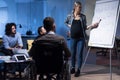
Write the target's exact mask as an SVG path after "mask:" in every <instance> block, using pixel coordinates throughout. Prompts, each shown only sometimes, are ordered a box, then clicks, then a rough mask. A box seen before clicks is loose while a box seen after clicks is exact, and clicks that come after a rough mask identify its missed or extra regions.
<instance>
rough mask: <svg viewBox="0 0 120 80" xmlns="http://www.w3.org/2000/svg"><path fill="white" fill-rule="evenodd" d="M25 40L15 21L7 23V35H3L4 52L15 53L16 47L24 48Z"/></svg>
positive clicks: (6, 53)
mask: <svg viewBox="0 0 120 80" xmlns="http://www.w3.org/2000/svg"><path fill="white" fill-rule="evenodd" d="M22 47H23V42H22V39H21V35H20V33H18V32H16V24H15V23H7V24H6V26H5V35H3V50H2V51H3V53H4V54H5V55H10V56H12V55H13V52H12V51H13V50H14V49H15V48H22Z"/></svg>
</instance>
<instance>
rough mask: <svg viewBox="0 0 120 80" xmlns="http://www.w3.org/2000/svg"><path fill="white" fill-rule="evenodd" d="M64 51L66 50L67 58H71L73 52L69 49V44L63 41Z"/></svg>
mask: <svg viewBox="0 0 120 80" xmlns="http://www.w3.org/2000/svg"><path fill="white" fill-rule="evenodd" d="M63 49H64V52H65V56H66V57H70V56H71V52H70V50H69V49H68V47H67V43H66V41H65V40H64V41H63Z"/></svg>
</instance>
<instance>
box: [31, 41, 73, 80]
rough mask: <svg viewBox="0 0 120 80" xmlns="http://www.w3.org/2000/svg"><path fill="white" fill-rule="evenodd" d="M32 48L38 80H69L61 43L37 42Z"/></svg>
mask: <svg viewBox="0 0 120 80" xmlns="http://www.w3.org/2000/svg"><path fill="white" fill-rule="evenodd" d="M33 47H34V49H35V50H34V53H33V56H32V57H33V59H34V61H35V65H36V71H37V75H39V80H71V75H70V67H69V64H68V60H67V59H66V57H65V56H64V51H63V47H62V44H61V41H38V42H36V43H34V44H33Z"/></svg>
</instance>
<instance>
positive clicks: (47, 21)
mask: <svg viewBox="0 0 120 80" xmlns="http://www.w3.org/2000/svg"><path fill="white" fill-rule="evenodd" d="M43 24H44V28H45V29H46V31H47V32H49V31H50V30H53V24H54V19H53V18H52V17H46V18H45V19H44V20H43Z"/></svg>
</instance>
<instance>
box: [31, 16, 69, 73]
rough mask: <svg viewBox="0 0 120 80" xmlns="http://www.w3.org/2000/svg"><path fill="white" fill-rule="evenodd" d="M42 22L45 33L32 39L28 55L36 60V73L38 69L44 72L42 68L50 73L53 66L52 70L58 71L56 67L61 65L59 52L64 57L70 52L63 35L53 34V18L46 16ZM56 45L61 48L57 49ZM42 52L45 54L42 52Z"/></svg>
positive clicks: (54, 27) (67, 56)
mask: <svg viewBox="0 0 120 80" xmlns="http://www.w3.org/2000/svg"><path fill="white" fill-rule="evenodd" d="M43 24H44V28H45V29H46V31H47V33H46V34H45V35H44V36H41V37H39V38H37V39H36V40H34V42H33V46H32V48H31V50H30V52H29V53H30V56H31V57H32V58H33V59H34V60H35V62H36V66H37V72H38V73H39V71H40V72H42V73H43V74H44V70H42V69H41V68H43V69H45V72H47V71H48V73H49V72H50V73H51V72H52V71H53V67H54V66H55V67H54V70H57V71H58V72H59V70H58V69H60V68H59V67H60V66H61V65H60V64H61V61H59V60H61V55H60V54H61V53H62V54H64V55H65V58H67V59H68V58H69V57H70V56H71V53H70V51H69V49H68V47H67V44H66V41H65V39H64V37H62V36H60V35H57V34H55V29H56V26H55V23H54V19H53V18H51V17H46V18H45V19H44V20H43ZM59 43H60V44H59ZM36 45H37V47H36ZM57 46H59V47H60V48H62V50H61V49H59V48H58V47H57ZM60 50H61V51H60ZM49 51H52V53H53V55H54V57H53V56H52V58H51V54H52V53H51V52H49ZM43 52H44V53H45V54H42V53H43ZM46 52H47V53H46ZM48 52H49V53H48ZM54 53H55V54H54ZM46 55H47V56H50V57H46ZM41 56H42V57H41ZM56 57H57V59H56ZM62 57H63V56H62ZM54 58H55V59H54ZM46 59H47V60H46ZM52 61H53V62H52ZM48 65H49V66H48ZM53 65H54V66H53ZM56 66H57V67H56ZM60 71H61V70H60ZM53 72H54V71H53ZM55 72H56V71H55ZM58 74H59V73H58ZM40 75H41V74H40Z"/></svg>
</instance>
